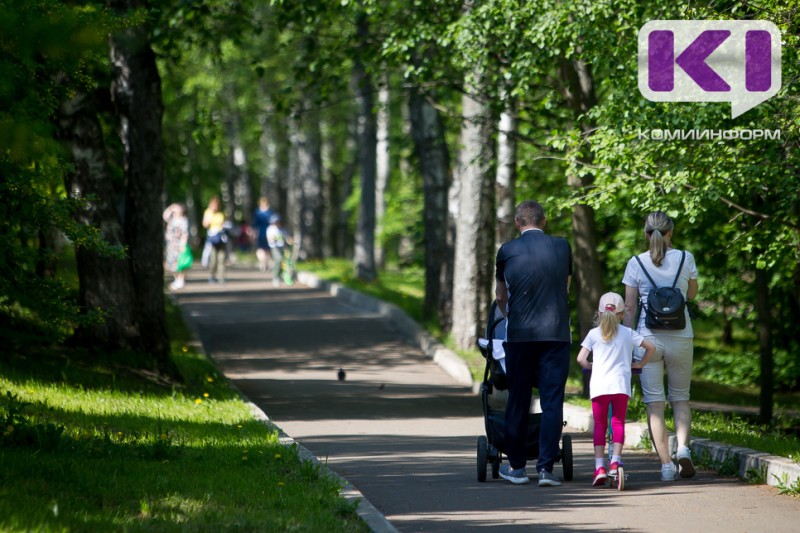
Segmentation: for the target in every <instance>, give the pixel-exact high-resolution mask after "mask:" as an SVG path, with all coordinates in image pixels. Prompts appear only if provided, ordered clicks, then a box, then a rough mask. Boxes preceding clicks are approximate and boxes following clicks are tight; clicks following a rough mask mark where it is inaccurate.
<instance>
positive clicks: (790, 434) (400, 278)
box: [300, 259, 800, 461]
mask: <svg viewBox="0 0 800 533" xmlns="http://www.w3.org/2000/svg"><path fill="white" fill-rule="evenodd" d="M300 269H301V270H305V271H308V272H312V273H314V274H315V275H317V276H319V277H320V278H322V279H326V280H330V281H337V282H339V283H342V284H344V285H346V286H348V287H350V288H352V289H355V290H359V291H361V292H364V293H366V294H369V295H371V296H374V297H376V298H378V299H381V300H384V301H388V302H391V303H393V304H395V305H397V306H398V307H400V308H401V309H403V310H405V311H406V312H407V313H408V314H409V315H410V316H411V317H413V318H415V319H416V320H417V321H419V320H420V317H421V316H422V300H423V297H424V289H423V287H424V274H423V272H422V271H421V270H418V269H412V270H410V271H408V272H407V271H406V270H405V269H391V268H390V269H387V271H385V272H383V271H382V272H381V273H380V274H379V279H378V280H377V281H375V282H372V283H364V282H361V281H358V280H356V279H355V277H354V274H353V265H352V262H351V261H347V260H342V259H329V260H326V261H325V262H320V263H303V264H302V265H300ZM423 326H424V327H425V328H426V329H428V331H429V332H431V333H432V334H433V335H435V336H436V337H437V338H439V339H440V340H441V341H442V343H443V344H444V345H445V346H447V347H448V348H450V349H454V345H453V343H452V342H451V341H450V339H448V338H446V337H444V338H443V337H442V335H441V331H439V330H438V328H436V327H434V325H433V324H423ZM720 330H721V328H720V326H719V325H718V324H715V323H713V322H712V321H710V320H707V319H701V320H698V321H696V322H695V335H696V339H695V379H693V381H692V400H694V401H698V402H708V403H717V404H725V405H733V406H741V407H750V408H753V407H758V394H759V389H758V388H757V387H755V386H753V385H751V384H748V383H749V382H750V381H752V379H753V372H754V371H757V368H758V354H757V352H756V351H755V350H757V347H755V348H754V342H755V340H754V339H751V338H750V336H752V331H750V332H748V328H747V327H746V325H742V326H740V327H737V328H735V330H734V342H733V344H731V345H723V344H722V343H721V342H720V341H719V339H718V336H719V334H718V332H719V331H720ZM573 350H574V351H575V354H574V355H577V350H578V343H573ZM454 351H455V352H456V353H458V354H459V355H460V356H461V357H462V358H464V359H465V361H466V362H467V364H468V365H469V367H470V369H471V371H472V375H473V378H474V379H476V380H482V379H483V370H484V364H485V360H484V359H483V357H482V356H481V355H480V352H479V351H478V350H477V349H474V350H455V349H454ZM776 359H777V361H776V370H777V367H778V366H779V365H782V366H781V368H783V369H784V375H785V376H788V375H791V372H793V371H794V370H792V368H791V367H790V366H789V365H791V364H793V362H792V359H791V357H789V355H788V354H777V355H776ZM573 360H574V357H573ZM795 375H796V374H795ZM637 379H638V378H634V380H635V381H636V380H637ZM785 379H789V378H788V377H785ZM634 384H635V385H636V383H634ZM581 385H582V375H581V370H580V367H579V366H578V365H577V364H572V365H571V367H570V376H569V380H568V382H567V392H568V401H570V402H572V403H575V404H578V405H582V406H585V407H588V406H589V405H590V404H589V401H588V400H584V399H582V398H580V391H581ZM798 410H800V392H791V393H789V392H782V393H776V395H775V411H776V413H779V412H782V411H789V412H791V411H798ZM798 418H800V417H798V416H796V413H793V414H789V415H786V414H785V415H782V416H779V417H778V419H777V422H776V425H775V427H774V428H764V427H761V426H758V425H757V424H755V423H754V422H753V421H752V419H751V418H748V417H747V416H746V415H743V414H742V415H731V413H713V412H708V413H706V412H697V413H695V415H694V420H693V424H692V434H693V435H694V436H697V437H707V438H710V439H712V440H715V441H720V442H725V443H728V444H731V445H735V446H745V447H748V448H753V449H756V450H760V451H765V452H768V453H772V454H775V455H781V456H784V457H790V458H792V459H793V460H795V461H800V439H798V437H797V436H798V434H799V433H800V420H798ZM629 419H633V420H641V421H645V420H646V409H645V406H644V404H642V402H641V398H636V397H634V400H633V401H632V402H631V405H630V408H629Z"/></svg>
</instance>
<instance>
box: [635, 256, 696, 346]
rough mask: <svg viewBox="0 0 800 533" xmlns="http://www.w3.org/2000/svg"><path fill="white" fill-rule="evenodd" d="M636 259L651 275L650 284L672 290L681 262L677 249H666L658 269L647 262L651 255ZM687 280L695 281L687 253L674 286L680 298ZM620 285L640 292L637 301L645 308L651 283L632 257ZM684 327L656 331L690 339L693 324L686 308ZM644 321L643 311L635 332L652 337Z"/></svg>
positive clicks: (693, 267)
mask: <svg viewBox="0 0 800 533" xmlns="http://www.w3.org/2000/svg"><path fill="white" fill-rule="evenodd" d="M639 259H640V260H641V261H642V263H643V264H644V267H645V268H646V269H647V273H648V274H650V277H651V278H653V281H655V282H656V284H657V286H658V287H672V282H673V281H674V280H675V274H676V273H677V272H678V265H680V263H681V251H680V250H675V249H672V250H667V253H666V255H665V256H664V261H663V262H662V263H661V266H660V267H657V266H655V265H654V264H653V260H652V259H650V252H644V253H641V254H639ZM690 279H697V265H696V264H695V262H694V256H693V255H692V254H691V253H690V252H686V259H684V261H683V267H682V268H681V275H680V276H679V277H678V283H677V284H676V285H675V286H676V287H677V288H679V289H680V290H681V293H682V294H683V297H684V298H686V293H687V291H688V289H689V280H690ZM622 284H623V285H625V286H627V287H635V288H637V289H639V298H641V300H642V307H643V308H644V307H646V306H647V295H648V294H649V293H650V290H652V289H653V285H652V283H650V280H649V279H647V276H646V275H645V273H644V272H642V267H641V266H639V262H638V261H636V259H635V258H633V257H631V258H630V260H629V261H628V266H627V267H626V268H625V275H624V276H623V277H622ZM685 312H686V328H685V329H673V330H667V329H664V330H658V332H657V333H658V334H659V335H672V336H674V337H686V338H689V339H691V338H693V337H694V331H693V330H692V321H691V319H690V318H689V308H688V307H687V308H686V311H685ZM644 319H645V312H644V310H642V311H641V312H640V313H639V324H638V326H637V328H636V329H637V331H639V333H641V334H642V335H644V336H645V337H647V336H648V335H653V332H651V331H650V330H649V329H647V327H646V326H645V325H644Z"/></svg>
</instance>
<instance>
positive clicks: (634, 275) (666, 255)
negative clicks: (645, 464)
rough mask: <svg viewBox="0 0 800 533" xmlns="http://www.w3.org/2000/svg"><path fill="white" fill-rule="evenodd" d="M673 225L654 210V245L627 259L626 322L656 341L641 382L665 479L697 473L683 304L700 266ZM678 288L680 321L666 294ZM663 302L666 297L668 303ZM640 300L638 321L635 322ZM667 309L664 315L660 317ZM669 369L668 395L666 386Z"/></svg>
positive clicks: (688, 328) (648, 229)
mask: <svg viewBox="0 0 800 533" xmlns="http://www.w3.org/2000/svg"><path fill="white" fill-rule="evenodd" d="M674 227H675V225H674V223H673V221H672V219H670V217H669V216H667V215H666V213H663V212H661V211H654V212H652V213H650V215H648V217H647V220H646V221H645V225H644V233H645V237H646V239H647V241H648V243H649V245H650V249H649V251H647V252H644V253H641V254H639V255H638V256H634V257H632V258H631V259H630V260H629V261H628V266H627V267H626V268H625V275H624V276H623V278H622V283H623V285H625V315H624V318H623V324H625V325H626V326H628V327H631V328H633V329H636V330H637V331H638V332H639V334H640V335H641V336H642V337H644V338H645V339H646V340H648V341H649V342H650V343H652V344H654V345H655V346H656V352H655V354H653V356H652V358H651V359H650V362H649V363H648V364H647V365H646V366H645V367H644V368H643V369H642V376H641V383H642V394H643V396H644V403H645V404H646V405H647V423H648V426H649V427H650V433H651V437H652V439H653V445H654V446H655V448H656V452H657V453H658V456H659V459H660V460H661V480H662V481H673V480H675V478H676V475H677V474H680V476H681V477H684V478H688V477H692V476H693V475H694V473H695V469H694V464H693V463H692V453H691V450H690V449H689V435H690V431H691V424H692V412H691V409H690V408H689V389H690V386H691V382H692V359H693V355H694V341H693V339H694V333H693V330H692V322H691V318H690V317H689V309H688V307H686V306H685V305H683V304H684V303H685V302H688V301H689V300H692V299H694V297H695V296H696V295H697V266H696V264H695V261H694V256H693V255H692V254H691V253H690V252H687V251H681V250H677V249H675V248H673V247H672V232H673V229H674ZM673 287H674V289H678V290H679V291H680V293H681V294H680V295H677V300H678V303H679V304H680V307H679V308H678V309H679V311H678V312H679V313H682V314H683V316H682V317H681V316H678V317H677V318H678V320H675V318H676V317H675V316H674V315H673V316H669V314H670V313H672V312H674V311H673V309H670V307H674V305H673V304H674V302H673V301H670V300H669V299H668V298H666V297H664V294H665V293H669V292H675V291H671V288H673ZM665 288H666V289H665ZM657 289H658V291H657ZM648 296H651V298H650V300H651V302H650V303H651V304H652V303H653V302H655V301H656V299H657V298H658V301H659V303H660V305H659V306H658V307H656V306H653V307H651V308H650V309H648ZM674 299H675V298H673V300H674ZM661 302H664V303H663V305H661ZM640 303H641V312H640V313H639V319H638V323H637V324H634V319H635V318H636V313H637V311H638V310H639V307H640V305H639V304H640ZM662 310H663V311H664V312H665V316H663V317H661V316H658V315H659V314H660V313H661V312H662ZM648 315H649V318H648ZM662 318H663V320H662ZM666 328H670V329H666ZM665 372H666V375H667V389H668V390H667V394H665V391H664V373H665ZM667 400H669V402H670V404H672V413H673V419H674V422H675V432H676V434H677V439H678V451H677V459H678V466H677V467H676V466H675V464H673V462H672V458H671V457H670V450H669V448H668V434H667V426H666V420H665V417H664V410H665V406H666V401H667Z"/></svg>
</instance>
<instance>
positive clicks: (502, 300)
mask: <svg viewBox="0 0 800 533" xmlns="http://www.w3.org/2000/svg"><path fill="white" fill-rule="evenodd" d="M494 297H495V299H496V300H497V307H499V308H500V312H501V313H503V316H506V306H507V305H508V287H506V281H505V280H503V279H498V280H497V288H496V289H495V291H494Z"/></svg>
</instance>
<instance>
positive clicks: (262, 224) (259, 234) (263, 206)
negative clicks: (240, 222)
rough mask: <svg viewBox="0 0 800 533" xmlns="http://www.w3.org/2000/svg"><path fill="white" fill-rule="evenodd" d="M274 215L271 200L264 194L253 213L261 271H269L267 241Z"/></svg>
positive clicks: (257, 254)
mask: <svg viewBox="0 0 800 533" xmlns="http://www.w3.org/2000/svg"><path fill="white" fill-rule="evenodd" d="M271 216H272V209H270V207H269V200H267V197H266V196H262V197H261V198H259V200H258V208H257V209H256V212H255V213H254V214H253V229H255V230H256V258H257V259H258V269H259V270H260V271H261V272H266V271H267V261H268V260H269V254H270V251H269V243H268V242H267V228H268V227H269V219H270V217H271Z"/></svg>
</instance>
